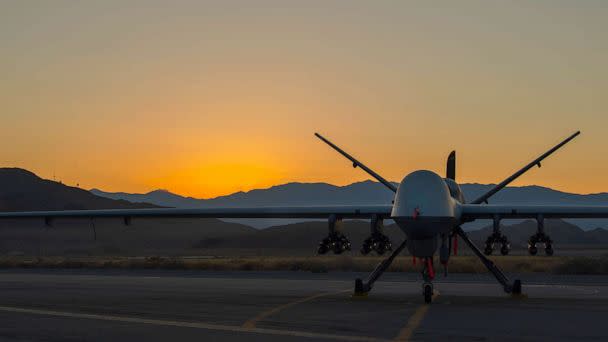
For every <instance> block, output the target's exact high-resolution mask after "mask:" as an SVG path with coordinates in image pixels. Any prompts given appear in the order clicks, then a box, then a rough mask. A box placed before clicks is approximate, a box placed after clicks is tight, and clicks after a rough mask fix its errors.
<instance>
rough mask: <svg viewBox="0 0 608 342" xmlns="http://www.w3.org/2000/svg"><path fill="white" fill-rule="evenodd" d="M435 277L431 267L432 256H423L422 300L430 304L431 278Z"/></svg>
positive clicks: (431, 299) (431, 295) (431, 294)
mask: <svg viewBox="0 0 608 342" xmlns="http://www.w3.org/2000/svg"><path fill="white" fill-rule="evenodd" d="M434 278H435V269H434V267H433V257H427V258H424V267H423V269H422V279H424V282H423V283H422V294H423V296H424V302H425V303H427V304H431V302H432V301H433V283H432V281H433V279H434Z"/></svg>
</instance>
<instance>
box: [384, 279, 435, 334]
mask: <svg viewBox="0 0 608 342" xmlns="http://www.w3.org/2000/svg"><path fill="white" fill-rule="evenodd" d="M438 296H439V291H434V293H433V300H435V298H437V297H438ZM430 308H431V304H423V305H421V306H419V307H418V308H417V309H416V311H414V314H413V315H412V317H410V319H408V320H407V323H406V324H405V327H403V329H401V331H399V334H397V337H395V339H394V340H393V341H399V342H406V341H409V340H410V339H411V338H412V335H414V332H415V331H416V329H418V327H419V326H420V323H422V320H423V319H424V316H426V314H427V313H428V311H429V309H430Z"/></svg>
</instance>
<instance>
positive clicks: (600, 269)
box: [0, 255, 608, 274]
mask: <svg viewBox="0 0 608 342" xmlns="http://www.w3.org/2000/svg"><path fill="white" fill-rule="evenodd" d="M380 260H382V259H381V258H380V257H352V256H311V257H210V258H180V257H158V256H154V257H73V258H66V257H35V258H27V257H2V258H0V268H117V269H180V270H213V271H239V270H240V271H308V272H317V273H321V272H328V271H361V272H368V271H371V270H373V269H374V267H375V266H376V265H377V264H378V262H380ZM493 261H494V262H495V263H496V264H497V265H498V266H499V267H501V268H502V269H503V270H504V271H505V272H508V273H531V272H545V273H556V274H608V255H603V256H597V257H579V256H554V257H544V256H536V257H530V256H508V257H494V258H493ZM436 264H437V265H439V263H438V261H437V260H436ZM420 265H421V264H420V262H417V264H416V265H413V263H412V259H411V257H400V258H397V259H396V260H395V262H394V263H393V265H391V267H390V268H389V271H393V272H418V271H419V270H420V267H421V266H420ZM438 268H439V269H440V268H441V267H438ZM438 271H439V270H438ZM449 271H450V272H452V273H485V272H487V271H486V269H485V267H484V266H483V265H482V263H481V262H480V261H479V260H478V259H477V258H476V257H473V256H456V257H452V258H451V260H450V264H449Z"/></svg>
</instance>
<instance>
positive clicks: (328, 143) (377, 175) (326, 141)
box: [315, 133, 397, 192]
mask: <svg viewBox="0 0 608 342" xmlns="http://www.w3.org/2000/svg"><path fill="white" fill-rule="evenodd" d="M315 136H316V137H317V138H319V139H321V140H322V141H323V142H324V143H326V144H327V145H329V146H330V147H331V148H333V149H334V150H336V151H338V153H340V154H341V155H343V156H344V157H345V158H346V159H348V160H350V161H351V162H353V167H355V168H356V167H357V166H358V167H360V168H361V169H363V171H365V172H367V173H368V174H369V175H370V176H372V177H374V178H376V180H378V181H379V182H380V183H382V184H384V186H386V187H387V188H389V189H391V190H392V191H393V192H397V187H396V186H395V185H394V184H392V183H391V182H389V181H387V180H386V179H384V177H382V176H380V175H379V174H377V173H376V172H374V171H373V170H372V169H370V168H369V167H367V166H365V165H363V164H362V163H361V162H360V161H358V160H357V159H355V158H354V157H353V156H351V155H350V154H348V153H346V152H344V150H342V149H341V148H339V147H338V146H336V145H334V144H333V143H332V142H331V141H329V140H327V139H325V138H324V137H323V136H322V135H321V134H319V133H315Z"/></svg>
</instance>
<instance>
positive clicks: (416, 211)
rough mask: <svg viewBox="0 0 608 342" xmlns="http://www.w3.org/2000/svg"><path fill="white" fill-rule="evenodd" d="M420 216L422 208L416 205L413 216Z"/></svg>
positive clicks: (414, 217) (415, 217)
mask: <svg viewBox="0 0 608 342" xmlns="http://www.w3.org/2000/svg"><path fill="white" fill-rule="evenodd" d="M418 216H420V209H419V208H418V207H416V209H414V212H413V213H412V218H413V219H414V220H415V219H417V218H418Z"/></svg>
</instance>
